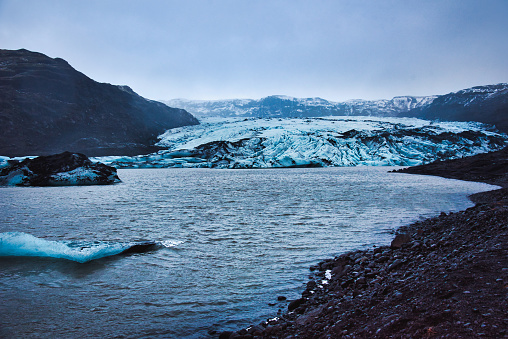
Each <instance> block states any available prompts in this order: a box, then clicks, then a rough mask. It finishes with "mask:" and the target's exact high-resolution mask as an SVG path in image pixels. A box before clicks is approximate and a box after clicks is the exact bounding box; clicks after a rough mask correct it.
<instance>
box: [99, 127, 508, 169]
mask: <svg viewBox="0 0 508 339" xmlns="http://www.w3.org/2000/svg"><path fill="white" fill-rule="evenodd" d="M507 141H508V137H507V136H506V135H504V134H499V133H496V132H493V131H491V130H489V129H488V128H487V126H485V125H482V124H480V123H466V122H431V121H425V120H420V119H414V118H372V117H323V118H270V119H262V118H207V119H203V120H202V121H201V124H200V125H196V126H186V127H180V128H174V129H170V130H168V131H167V132H166V133H164V134H163V135H161V136H160V142H159V143H158V145H159V146H161V147H165V148H167V150H163V151H159V152H158V153H154V154H150V155H146V156H136V157H102V158H96V160H100V161H101V162H104V163H107V164H110V165H113V166H115V167H210V168H211V167H213V168H271V167H301V166H317V167H319V166H357V165H372V166H382V165H401V166H408V165H418V164H422V163H429V162H432V161H435V160H444V159H453V158H460V157H464V156H469V155H474V154H478V153H484V152H489V151H493V150H498V149H500V148H503V147H504V146H505V145H506V143H507Z"/></svg>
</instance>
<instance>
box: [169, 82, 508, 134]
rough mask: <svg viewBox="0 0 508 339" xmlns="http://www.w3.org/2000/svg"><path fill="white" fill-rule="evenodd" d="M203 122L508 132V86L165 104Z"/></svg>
mask: <svg viewBox="0 0 508 339" xmlns="http://www.w3.org/2000/svg"><path fill="white" fill-rule="evenodd" d="M163 102H164V103H166V104H168V105H170V106H172V107H179V108H183V109H185V110H187V111H189V112H190V113H192V114H194V115H195V116H196V117H198V118H203V117H259V118H267V117H281V118H295V117H323V116H375V117H416V118H421V119H430V120H441V121H478V122H483V123H487V124H491V125H495V126H496V127H497V128H498V129H499V130H500V131H502V132H505V133H507V132H508V84H498V85H488V86H478V87H473V88H469V89H464V90H461V91H458V92H455V93H449V94H445V95H434V96H424V97H415V96H400V97H395V98H393V99H390V100H387V99H386V100H349V101H345V102H333V101H328V100H325V99H321V98H306V99H302V98H293V97H287V96H269V97H266V98H262V99H259V100H253V99H231V100H214V101H204V100H186V99H173V100H168V101H163Z"/></svg>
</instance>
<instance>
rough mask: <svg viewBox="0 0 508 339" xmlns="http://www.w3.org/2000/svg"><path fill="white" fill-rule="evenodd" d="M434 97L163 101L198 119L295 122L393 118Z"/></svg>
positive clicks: (278, 97)
mask: <svg viewBox="0 0 508 339" xmlns="http://www.w3.org/2000/svg"><path fill="white" fill-rule="evenodd" d="M435 98H436V96H427V97H413V96H400V97H395V98H393V99H390V100H370V101H369V100H349V101H346V102H333V101H328V100H325V99H321V98H293V97H288V96H281V95H273V96H269V97H266V98H262V99H259V100H253V99H231V100H212V101H205V100H186V99H173V100H168V101H162V102H163V103H165V104H167V105H168V106H171V107H178V108H182V109H185V110H186V111H188V112H190V113H191V114H193V115H194V116H196V117H198V118H203V117H256V118H272V117H281V118H297V117H322V116H350V115H354V116H382V117H393V116H399V115H401V114H403V113H406V112H408V111H410V110H412V109H414V108H418V107H422V106H425V105H428V104H430V103H431V102H432V101H433V100H434V99H435Z"/></svg>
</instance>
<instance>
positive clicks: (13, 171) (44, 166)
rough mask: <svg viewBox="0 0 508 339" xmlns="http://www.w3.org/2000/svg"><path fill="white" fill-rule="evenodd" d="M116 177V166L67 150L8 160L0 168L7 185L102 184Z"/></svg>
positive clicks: (115, 179)
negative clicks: (21, 159)
mask: <svg viewBox="0 0 508 339" xmlns="http://www.w3.org/2000/svg"><path fill="white" fill-rule="evenodd" d="M120 181H121V180H120V178H118V175H117V172H116V168H114V167H110V166H107V165H104V164H102V163H94V162H92V161H91V160H90V159H88V157H87V156H86V155H84V154H81V153H71V152H63V153H59V154H54V155H48V156H41V157H37V158H34V159H25V160H23V161H10V162H9V165H8V166H7V167H4V168H2V169H1V170H0V185H9V186H72V185H106V184H114V183H117V182H120Z"/></svg>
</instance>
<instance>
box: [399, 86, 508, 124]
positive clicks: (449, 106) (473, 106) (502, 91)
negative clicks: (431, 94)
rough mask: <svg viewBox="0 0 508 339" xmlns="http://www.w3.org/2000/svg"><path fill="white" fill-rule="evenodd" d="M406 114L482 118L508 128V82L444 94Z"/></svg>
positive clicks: (458, 119) (466, 119) (457, 118)
mask: <svg viewBox="0 0 508 339" xmlns="http://www.w3.org/2000/svg"><path fill="white" fill-rule="evenodd" d="M407 116H412V117H417V118H421V119H439V120H448V121H480V122H483V123H487V124H491V125H495V126H496V127H497V128H498V129H499V130H500V131H502V132H505V133H507V132H508V84H497V85H488V86H477V87H472V88H468V89H463V90H460V91H458V92H454V93H449V94H445V95H441V96H439V97H438V98H436V99H435V100H434V101H433V102H432V103H430V104H428V105H424V106H421V107H416V108H415V109H414V110H412V111H411V112H409V113H408V114H407Z"/></svg>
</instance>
